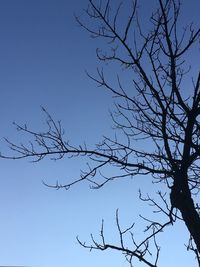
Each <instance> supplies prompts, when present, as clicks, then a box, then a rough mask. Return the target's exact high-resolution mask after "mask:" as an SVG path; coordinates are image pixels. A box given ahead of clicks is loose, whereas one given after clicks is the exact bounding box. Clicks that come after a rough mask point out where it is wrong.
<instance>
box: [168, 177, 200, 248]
mask: <svg viewBox="0 0 200 267" xmlns="http://www.w3.org/2000/svg"><path fill="white" fill-rule="evenodd" d="M184 181H185V182H184ZM170 197H171V205H172V207H174V208H177V209H178V210H179V211H180V212H181V215H182V218H183V221H184V222H185V225H186V227H187V229H188V231H189V233H190V234H191V236H192V237H193V239H194V242H195V244H196V246H197V249H198V251H199V252H200V217H199V214H198V211H197V209H196V208H195V204H194V201H193V199H192V195H191V191H190V189H189V186H188V183H187V177H186V176H185V177H184V176H181V173H179V177H178V176H175V181H174V185H173V186H172V189H171V195H170Z"/></svg>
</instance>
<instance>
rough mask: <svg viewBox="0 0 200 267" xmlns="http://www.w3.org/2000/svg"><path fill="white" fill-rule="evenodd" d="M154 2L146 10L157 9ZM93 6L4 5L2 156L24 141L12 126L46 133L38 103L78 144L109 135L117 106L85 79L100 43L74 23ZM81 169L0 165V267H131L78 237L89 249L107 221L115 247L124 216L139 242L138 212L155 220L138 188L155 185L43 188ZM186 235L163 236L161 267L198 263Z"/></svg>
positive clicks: (26, 1)
mask: <svg viewBox="0 0 200 267" xmlns="http://www.w3.org/2000/svg"><path fill="white" fill-rule="evenodd" d="M142 2H144V1H141V3H142ZM147 2H148V4H147V5H143V7H145V9H146V10H147V9H149V8H150V7H151V4H149V3H150V1H147ZM147 2H146V3H147ZM152 2H154V1H152ZM152 2H151V3H152ZM184 3H185V1H184ZM86 6H87V0H73V1H71V0H57V1H56V0H1V1H0V114H1V123H0V129H1V131H0V138H1V143H0V149H2V150H6V148H5V145H4V143H3V141H2V138H3V137H4V136H5V137H9V138H10V139H12V140H15V141H20V140H21V138H23V137H20V136H19V135H18V134H17V133H16V131H15V130H14V128H13V127H12V122H13V121H16V122H18V123H25V122H26V123H27V124H28V125H31V127H33V128H37V129H42V128H43V127H44V126H45V125H44V119H45V118H44V116H43V114H42V112H41V110H40V106H41V105H42V106H44V107H46V108H47V109H48V111H49V112H50V113H51V114H53V116H54V117H55V118H56V119H61V120H62V123H63V126H64V128H65V131H66V135H67V137H68V138H69V139H70V140H71V141H72V142H75V143H77V144H78V143H81V142H83V141H86V142H87V143H89V144H95V143H97V142H98V141H99V140H100V139H101V136H102V135H103V134H109V133H110V130H111V124H110V123H111V120H110V118H109V116H108V110H109V109H111V108H112V98H111V96H110V95H109V94H108V93H107V92H105V91H104V90H102V89H99V88H96V85H95V84H94V83H93V82H92V81H90V80H89V79H88V78H87V77H86V75H85V72H84V71H85V70H86V69H87V70H89V71H91V72H94V70H95V68H96V66H98V63H97V61H96V58H95V48H96V46H97V42H96V41H92V40H91V39H89V37H88V35H87V33H85V32H84V31H82V30H81V29H80V27H78V26H77V24H76V22H75V20H74V17H73V13H74V12H76V13H82V8H84V7H86ZM146 10H144V11H143V12H144V14H145V12H146ZM199 10H200V3H199V1H197V0H196V1H195V0H194V1H190V2H189V1H187V3H186V8H185V11H187V12H186V13H185V14H186V15H185V20H186V21H187V19H188V18H191V17H193V18H194V19H196V18H197V17H198V11H199ZM195 60H196V61H195ZM195 62H196V63H195ZM194 63H195V64H196V65H197V59H196V58H195V57H194ZM198 64H199V63H198ZM80 166H82V162H81V161H74V160H71V161H68V160H63V161H59V162H56V163H55V162H52V161H49V160H44V161H43V162H40V163H37V164H31V163H29V162H28V161H27V160H22V161H4V160H0V170H1V172H0V173H1V175H0V216H1V220H0V265H5V266H6V265H23V266H26V265H27V266H37V267H55V266H56V267H64V266H70V267H71V266H73V267H79V266H87V267H93V266H96V267H102V266H105V267H111V266H118V267H124V266H126V263H125V259H124V258H123V256H121V255H119V256H118V254H117V253H115V252H110V253H107V252H89V251H87V250H84V249H83V248H81V247H80V246H79V245H78V244H77V242H76V239H75V238H76V236H77V235H79V236H80V238H81V239H82V240H85V241H89V240H90V239H89V237H90V233H94V234H96V235H98V233H99V229H100V224H101V219H102V218H104V219H105V227H106V229H107V230H106V231H107V233H108V237H109V238H110V240H115V239H116V238H117V237H116V230H115V224H114V218H115V210H116V209H117V208H119V210H120V214H121V219H122V222H123V223H124V224H128V223H131V222H132V221H133V220H135V221H136V236H138V237H139V236H140V232H141V230H142V229H141V227H140V224H141V222H140V221H139V220H138V214H139V213H142V214H145V215H146V214H148V213H149V214H150V209H149V207H143V206H141V203H140V202H138V200H137V196H138V193H137V190H138V187H141V188H142V189H143V190H144V192H145V191H147V189H148V191H149V190H150V189H149V188H151V183H150V180H147V178H146V177H145V178H141V177H138V178H137V179H136V181H135V180H134V181H133V180H127V181H126V182H122V181H120V182H116V183H112V184H109V185H108V186H106V187H105V188H103V189H101V190H98V191H96V190H89V188H88V185H86V184H80V185H78V186H76V187H74V188H72V189H71V190H70V191H68V192H66V191H54V190H50V189H47V188H46V187H44V186H43V185H42V182H41V181H42V180H46V181H47V182H50V183H51V182H52V183H53V182H54V181H55V180H57V179H60V180H62V181H64V180H65V179H67V178H70V177H71V176H73V177H75V176H78V175H79V168H80ZM184 233H185V231H184V225H177V227H174V228H173V229H171V228H170V229H169V231H168V232H167V233H166V234H164V235H163V239H161V244H162V246H163V249H162V258H161V261H160V265H159V266H160V267H168V266H172V267H173V266H182V267H188V266H191V265H192V264H193V263H192V260H193V255H192V256H191V257H190V256H189V254H188V253H186V250H185V248H184V247H183V242H186V241H187V238H186V237H187V236H185V234H184ZM135 266H136V267H139V266H142V265H140V264H139V263H137V264H136V265H135Z"/></svg>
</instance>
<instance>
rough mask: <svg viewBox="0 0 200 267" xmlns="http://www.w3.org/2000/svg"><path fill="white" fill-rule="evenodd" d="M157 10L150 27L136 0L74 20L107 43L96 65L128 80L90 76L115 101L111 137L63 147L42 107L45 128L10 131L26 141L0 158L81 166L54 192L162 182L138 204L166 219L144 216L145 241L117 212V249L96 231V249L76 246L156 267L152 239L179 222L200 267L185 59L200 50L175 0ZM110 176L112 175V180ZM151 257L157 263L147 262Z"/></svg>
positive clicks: (192, 104) (198, 84)
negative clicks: (141, 180) (132, 180)
mask: <svg viewBox="0 0 200 267" xmlns="http://www.w3.org/2000/svg"><path fill="white" fill-rule="evenodd" d="M157 4H158V7H156V8H155V10H154V12H153V13H152V14H151V16H150V18H149V27H144V25H143V18H142V16H141V14H140V9H139V1H130V2H128V5H127V6H126V5H125V7H124V5H123V4H119V5H118V6H117V7H114V3H112V1H100V2H99V1H92V0H89V3H88V8H87V9H86V15H87V17H88V19H89V20H91V22H83V21H82V19H81V18H80V17H76V20H77V21H78V23H79V25H80V26H81V27H83V28H84V29H86V30H87V31H88V32H89V33H90V34H91V36H92V38H102V39H103V41H106V42H105V43H102V47H103V48H102V49H97V58H98V59H99V60H100V61H101V62H102V63H110V64H111V67H112V68H111V70H110V72H112V71H113V72H115V71H116V72H117V71H118V70H119V69H120V68H121V71H122V72H123V73H127V76H128V77H129V81H128V82H126V81H125V80H124V79H123V78H121V76H120V75H118V74H116V80H115V82H114V81H113V77H112V78H110V74H109V75H107V74H106V73H104V70H103V68H99V69H97V75H94V76H93V75H91V74H88V76H89V77H90V78H91V79H93V80H94V81H95V82H96V83H97V84H98V86H101V87H104V88H106V89H107V90H108V91H110V92H111V93H112V95H113V96H114V97H115V99H116V101H115V110H114V111H113V112H112V114H111V116H112V119H113V122H114V125H115V130H116V131H115V136H114V138H111V137H103V140H102V141H101V142H100V143H99V144H98V145H97V146H96V147H95V148H91V149H90V148H89V145H86V144H83V145H78V146H77V145H73V144H71V143H70V141H66V140H65V137H64V130H63V127H62V125H61V123H60V122H59V121H58V122H57V121H55V120H54V119H53V118H52V116H51V115H50V114H49V113H48V112H47V111H46V110H45V109H44V108H43V111H44V112H45V114H46V116H47V120H46V123H47V130H46V131H44V132H40V131H34V130H31V129H30V128H29V127H27V126H26V125H18V124H16V127H17V130H19V131H21V132H23V133H24V134H28V135H30V136H31V138H32V141H30V143H28V145H27V144H19V145H18V144H16V143H12V142H11V141H10V140H6V141H7V143H8V144H9V146H10V148H11V150H12V153H14V154H11V156H6V155H1V157H3V158H11V159H22V158H32V159H33V161H34V162H37V161H41V160H42V159H43V158H45V157H50V158H51V159H53V160H60V159H62V158H64V157H68V158H73V157H79V156H80V157H82V156H84V157H86V158H88V164H87V166H86V169H85V170H82V171H81V174H80V177H79V178H78V179H74V180H72V181H70V182H66V184H60V183H59V182H57V183H56V184H55V185H49V184H48V186H49V187H53V188H56V189H61V188H64V189H69V188H70V187H72V186H73V185H75V184H76V183H81V182H84V181H88V182H89V183H90V185H91V187H92V188H101V187H102V186H104V185H105V184H107V183H108V182H110V181H113V180H117V179H125V178H126V177H127V178H128V177H133V176H136V175H146V176H147V177H148V179H152V181H153V182H155V183H163V184H164V185H165V186H166V191H164V192H162V191H159V192H158V195H159V198H160V201H159V202H156V201H155V200H154V199H153V198H152V197H151V196H150V195H149V194H148V195H147V196H144V195H143V194H142V193H140V195H139V197H140V199H141V201H145V202H148V203H150V204H151V205H153V206H154V207H155V211H157V212H161V213H163V218H166V220H165V221H164V222H163V221H162V222H161V221H152V220H151V219H149V218H146V217H144V218H143V219H144V220H145V221H146V222H147V223H148V226H147V229H146V234H147V235H146V237H145V238H144V240H142V241H141V242H140V243H138V242H136V240H135V238H134V232H133V226H134V224H133V225H131V226H130V227H128V228H126V229H122V228H121V225H120V223H119V216H118V211H117V212H116V225H117V229H118V234H119V237H120V245H116V244H110V243H107V242H106V238H105V234H104V224H103V223H102V228H101V231H100V236H101V242H99V241H96V239H95V238H94V237H93V236H92V243H91V244H86V243H84V242H82V241H80V240H79V239H78V241H79V243H80V244H81V245H82V246H84V247H86V248H89V249H98V250H107V249H113V250H117V251H120V252H122V253H123V254H124V255H125V257H126V259H127V260H128V262H129V263H130V264H131V265H132V260H133V259H134V258H135V257H136V258H137V259H139V260H140V261H141V262H142V263H144V264H146V265H147V266H151V267H156V266H158V259H159V253H160V247H159V244H158V242H157V235H159V234H160V233H161V232H162V231H164V230H165V228H166V227H167V226H168V225H173V224H174V223H175V222H176V221H177V220H182V221H183V222H184V223H185V225H186V227H187V230H188V232H189V235H190V238H189V242H188V246H187V249H188V250H191V251H193V252H194V253H195V256H196V259H197V264H198V266H200V256H199V253H200V217H199V206H198V203H195V201H194V199H196V196H198V193H199V189H200V179H199V177H200V165H199V159H200V138H199V137H200V120H199V118H200V72H199V70H196V69H195V70H194V69H193V68H191V67H190V65H189V64H188V58H189V57H190V55H191V54H195V53H198V52H199V50H198V49H199V47H198V45H199V41H200V29H198V25H193V23H191V24H188V25H182V24H181V19H180V18H181V13H180V10H181V3H180V1H178V0H165V1H164V0H158V1H157ZM183 4H184V3H183ZM127 7H128V8H127ZM123 12H125V13H123ZM124 14H126V15H124ZM147 29H148V30H147ZM115 64H116V65H117V67H115ZM117 68H118V69H117ZM112 75H113V73H112ZM130 77H131V79H130ZM191 77H193V78H191ZM109 78H110V79H109ZM186 81H187V82H186ZM190 82H191V83H190ZM189 83H190V85H188V84H189ZM113 168H114V169H115V170H116V171H117V174H116V175H113V174H112V175H111V174H110V173H111V172H110V170H112V169H113ZM115 173H116V172H115ZM150 177H151V178H150ZM128 234H130V236H131V240H132V244H131V247H130V248H128V247H127V245H125V239H126V235H128ZM153 246H154V247H153ZM151 254H153V255H154V258H151V257H149V255H151Z"/></svg>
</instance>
